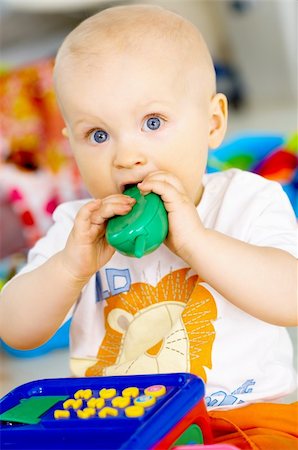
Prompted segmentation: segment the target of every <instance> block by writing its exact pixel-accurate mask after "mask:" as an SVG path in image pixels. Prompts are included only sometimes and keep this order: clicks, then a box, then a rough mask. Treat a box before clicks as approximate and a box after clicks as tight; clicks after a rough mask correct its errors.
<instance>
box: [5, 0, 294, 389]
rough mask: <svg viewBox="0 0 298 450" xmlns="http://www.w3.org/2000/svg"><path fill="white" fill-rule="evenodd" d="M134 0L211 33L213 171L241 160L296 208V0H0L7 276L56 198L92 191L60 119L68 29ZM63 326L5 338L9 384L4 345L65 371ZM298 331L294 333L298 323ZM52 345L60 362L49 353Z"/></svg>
mask: <svg viewBox="0 0 298 450" xmlns="http://www.w3.org/2000/svg"><path fill="white" fill-rule="evenodd" d="M133 3H147V4H157V5H161V6H164V7H166V8H168V9H171V10H173V11H175V12H177V13H180V14H181V15H183V16H185V17H186V18H188V19H189V20H191V21H192V22H193V23H194V24H195V25H197V26H198V27H199V29H200V30H201V31H202V33H203V35H204V37H205V39H206V41H207V44H208V46H209V48H210V51H211V54H212V56H213V60H214V62H215V67H216V73H217V85H218V90H219V91H222V92H224V93H225V94H226V95H227V97H228V100H229V105H230V117H229V126H228V132H227V136H226V141H225V143H224V144H223V146H222V147H221V148H220V149H219V150H218V151H216V152H212V154H210V158H209V163H208V171H215V170H224V169H227V168H229V167H231V166H236V167H240V168H242V169H245V170H251V171H254V172H256V173H259V174H261V175H263V176H266V177H267V178H271V179H275V180H277V181H279V182H280V183H281V184H282V185H283V187H284V189H285V190H286V192H287V194H288V195H289V198H290V200H291V202H292V205H293V207H294V209H295V212H296V214H297V211H298V205H297V193H298V178H297V134H295V132H296V131H297V42H298V41H297V14H298V10H297V8H298V3H297V1H296V0H234V1H233V0H146V1H145V0H144V1H142V0H138V1H134V0H131V1H129V0H127V1H118V0H110V1H108V0H0V14H1V16H0V20H1V24H0V25H1V36H0V39H1V40H0V45H1V48H0V50H1V52H0V75H1V79H0V81H1V85H0V107H1V108H0V126H1V129H0V133H1V134H0V159H1V167H0V207H1V214H0V232H1V236H2V238H1V240H0V283H2V284H4V283H5V282H6V281H7V280H8V279H9V278H10V277H11V276H12V275H13V274H14V273H15V271H16V270H17V269H18V268H19V267H20V266H21V265H22V264H23V263H24V260H25V257H26V253H27V249H28V248H29V247H30V246H32V245H33V244H34V242H35V241H36V240H37V239H38V238H39V237H40V236H42V235H43V234H44V233H45V232H46V230H47V229H48V227H49V226H50V225H51V223H52V219H51V214H52V212H53V210H54V209H55V207H56V206H57V205H58V204H59V203H61V202H62V201H66V200H71V199H73V198H81V197H84V196H86V195H87V193H86V190H85V188H84V186H83V185H82V183H81V181H80V178H79V175H78V172H77V169H76V166H75V164H74V162H73V159H72V156H71V152H70V149H69V147H68V142H67V141H66V140H65V139H64V137H63V136H62V135H61V129H62V126H63V122H62V119H61V117H60V114H59V111H58V109H57V105H56V101H55V96H54V93H53V89H52V78H51V73H52V72H51V71H52V65H53V58H54V56H55V53H56V51H57V49H58V47H59V45H60V44H61V42H62V40H63V38H64V37H65V36H66V35H67V34H68V32H69V31H70V30H71V29H73V28H74V27H75V26H76V25H77V24H78V23H79V22H81V21H82V20H83V19H84V18H86V17H87V16H89V15H90V14H93V13H95V12H97V11H99V10H101V9H105V8H107V7H109V6H112V5H121V4H133ZM64 332H65V333H64V334H63V333H62V335H59V336H58V337H57V336H56V338H55V339H56V340H55V339H54V340H53V341H51V342H50V343H49V344H47V345H46V346H44V347H43V348H41V349H37V351H33V352H28V353H27V354H26V355H24V354H22V353H20V352H14V351H13V350H12V349H9V348H8V347H6V346H5V345H4V344H3V348H4V349H5V351H6V352H3V351H2V352H0V357H1V358H2V362H5V363H6V364H2V365H1V367H0V379H1V380H4V381H5V382H6V383H8V384H5V387H4V391H5V390H6V391H7V390H8V388H9V387H11V386H12V385H14V384H16V383H17V381H16V380H15V379H14V378H11V376H12V372H14V373H17V372H19V366H18V364H20V363H19V362H17V360H13V359H12V360H10V359H9V357H8V356H7V355H13V356H16V357H20V356H28V357H31V356H35V355H40V354H42V355H44V357H45V358H49V360H48V361H49V363H48V364H46V363H45V365H43V367H44V371H45V375H46V376H47V377H49V376H51V373H52V375H53V376H58V375H61V376H62V375H67V370H68V369H67V358H66V357H64V354H63V353H62V354H61V353H59V352H60V351H61V348H63V347H66V348H67V343H68V340H67V330H64ZM291 333H292V335H293V336H294V334H295V333H296V330H294V331H293V330H292V331H291ZM53 349H56V350H55V352H56V353H55V358H56V360H55V364H54V365H53V364H52V360H51V356H49V354H48V352H49V351H50V350H51V351H52V350H53ZM50 353H51V352H50ZM59 358H60V359H59ZM8 361H9V364H10V365H9V367H10V369H8ZM13 361H16V362H13ZM44 361H46V360H44ZM57 361H58V363H57ZM56 363H57V364H56ZM14 364H15V366H14ZM43 364H44V363H43ZM57 367H58V368H59V370H58V372H59V373H58V372H57ZM11 368H13V369H11ZM1 370H2V372H1ZM28 371H29V372H28ZM21 372H22V376H23V379H22V381H24V377H25V381H26V377H27V379H30V377H31V376H32V367H31V369H30V366H29V365H26V364H25V365H23V366H22V368H21ZM26 374H27V375H26ZM35 378H36V377H35ZM9 379H10V380H11V381H9ZM9 383H10V384H9ZM0 393H1V392H0ZM2 393H3V392H2Z"/></svg>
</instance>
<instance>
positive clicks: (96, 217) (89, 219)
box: [76, 195, 135, 231]
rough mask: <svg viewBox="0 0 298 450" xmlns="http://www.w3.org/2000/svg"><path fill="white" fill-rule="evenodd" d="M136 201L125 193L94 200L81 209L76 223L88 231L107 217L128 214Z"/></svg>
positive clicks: (101, 223)
mask: <svg viewBox="0 0 298 450" xmlns="http://www.w3.org/2000/svg"><path fill="white" fill-rule="evenodd" d="M134 203H135V200H134V199H133V198H131V197H127V196H124V195H121V196H111V197H106V198H105V199H103V200H100V199H97V200H93V201H91V202H89V203H87V204H86V205H84V206H83V207H82V208H81V209H80V210H79V212H78V214H77V217H76V224H77V225H78V226H79V228H80V229H81V231H88V230H89V228H90V226H92V225H97V226H101V225H103V224H104V222H105V221H106V220H107V219H109V218H111V217H113V216H115V215H124V214H127V213H128V212H129V211H130V210H131V208H132V207H133V205H134Z"/></svg>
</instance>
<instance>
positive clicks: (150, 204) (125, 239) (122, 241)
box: [106, 186, 169, 258]
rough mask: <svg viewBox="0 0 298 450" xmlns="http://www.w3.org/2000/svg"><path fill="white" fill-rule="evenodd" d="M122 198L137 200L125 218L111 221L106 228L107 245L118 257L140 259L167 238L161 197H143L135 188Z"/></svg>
mask: <svg viewBox="0 0 298 450" xmlns="http://www.w3.org/2000/svg"><path fill="white" fill-rule="evenodd" d="M124 194H125V195H129V196H130V197H132V198H134V199H135V200H136V203H135V205H134V206H133V208H132V210H131V211H130V212H129V213H128V214H126V215H125V216H115V217H112V218H111V219H110V220H109V222H108V225H107V230H106V238H107V241H108V243H109V244H110V245H111V246H112V247H114V248H116V250H118V251H119V252H120V253H123V254H125V255H127V256H134V257H137V258H141V257H142V256H144V255H147V254H148V253H151V252H153V251H154V250H156V249H157V248H158V247H159V246H160V245H161V244H162V243H163V241H164V240H165V238H166V236H167V234H168V228H169V226H168V216H167V212H166V209H165V207H164V204H163V201H162V200H161V198H160V196H159V195H157V194H155V193H153V192H150V193H149V194H147V195H145V196H144V195H142V194H141V192H140V191H139V189H138V188H137V186H130V187H128V188H127V189H126V190H125V191H124Z"/></svg>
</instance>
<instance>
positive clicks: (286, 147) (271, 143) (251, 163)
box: [207, 133, 298, 217]
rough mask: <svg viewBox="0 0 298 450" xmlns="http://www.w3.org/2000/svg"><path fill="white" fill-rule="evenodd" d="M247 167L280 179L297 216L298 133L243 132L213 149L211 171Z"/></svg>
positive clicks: (246, 168) (262, 174) (209, 167)
mask: <svg viewBox="0 0 298 450" xmlns="http://www.w3.org/2000/svg"><path fill="white" fill-rule="evenodd" d="M233 167H236V168H239V169H242V170H248V171H250V172H254V173H256V174H258V175H261V176H263V177H265V178H268V179H269V180H274V181H278V182H279V183H280V184H281V185H282V187H283V189H284V191H285V192H286V193H287V195H288V197H289V199H290V202H291V204H292V207H293V209H294V211H295V214H296V217H298V170H297V169H298V134H297V133H295V134H293V135H292V136H291V137H290V138H289V139H285V138H284V137H283V136H281V135H271V134H270V135H269V134H268V135H266V134H259V135H242V136H238V137H235V138H234V139H231V140H230V141H227V142H225V143H224V144H223V145H222V146H221V147H220V148H219V149H217V150H215V151H213V152H211V153H210V156H209V159H208V166H207V171H208V172H217V171H220V170H227V169H230V168H233Z"/></svg>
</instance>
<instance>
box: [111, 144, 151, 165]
mask: <svg viewBox="0 0 298 450" xmlns="http://www.w3.org/2000/svg"><path fill="white" fill-rule="evenodd" d="M146 163H147V158H146V155H145V153H144V152H142V151H141V150H139V149H134V148H131V147H130V148H121V149H119V150H117V153H116V155H115V158H114V166H115V167H116V168H117V169H121V168H126V169H127V168H131V167H134V166H141V165H144V164H146Z"/></svg>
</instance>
